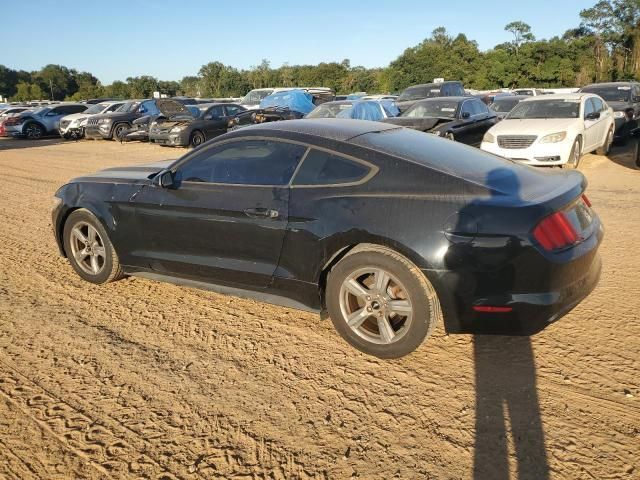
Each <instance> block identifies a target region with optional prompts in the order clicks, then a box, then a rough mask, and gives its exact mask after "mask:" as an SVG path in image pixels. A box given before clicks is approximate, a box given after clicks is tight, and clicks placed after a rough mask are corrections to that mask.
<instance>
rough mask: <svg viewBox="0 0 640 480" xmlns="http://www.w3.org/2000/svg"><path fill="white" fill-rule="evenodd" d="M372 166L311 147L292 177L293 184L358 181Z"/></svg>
mask: <svg viewBox="0 0 640 480" xmlns="http://www.w3.org/2000/svg"><path fill="white" fill-rule="evenodd" d="M371 169H372V167H370V166H368V165H364V164H362V163H359V162H356V161H354V160H350V159H348V158H345V157H343V156H340V155H335V154H331V153H329V152H325V151H322V150H316V149H311V150H310V151H309V153H308V154H307V156H306V158H305V159H304V160H303V162H302V165H301V166H300V169H299V170H298V172H297V173H296V176H295V178H294V179H293V183H292V185H294V186H316V185H317V186H320V185H340V184H350V183H355V182H359V181H361V180H362V179H364V178H365V177H366V176H367V175H369V173H370V172H371Z"/></svg>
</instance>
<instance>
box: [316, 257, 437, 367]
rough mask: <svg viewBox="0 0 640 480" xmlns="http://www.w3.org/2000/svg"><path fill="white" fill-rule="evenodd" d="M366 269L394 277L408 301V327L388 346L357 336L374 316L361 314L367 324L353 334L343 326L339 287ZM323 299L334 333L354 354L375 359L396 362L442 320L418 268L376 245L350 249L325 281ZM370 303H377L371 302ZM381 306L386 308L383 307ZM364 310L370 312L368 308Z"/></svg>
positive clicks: (434, 298)
mask: <svg viewBox="0 0 640 480" xmlns="http://www.w3.org/2000/svg"><path fill="white" fill-rule="evenodd" d="M367 268H374V269H382V270H384V271H386V272H388V273H389V274H390V275H391V276H392V277H395V279H397V280H398V281H399V283H400V284H401V285H402V287H403V290H404V291H406V298H407V299H409V300H410V305H411V312H412V314H411V321H410V323H409V324H408V326H406V325H405V326H401V327H400V329H399V330H398V331H397V332H395V333H396V334H397V335H398V339H397V340H393V341H392V342H391V343H376V342H374V341H368V340H367V339H366V338H364V337H363V336H362V335H361V334H359V333H357V331H356V330H358V329H361V328H363V327H366V325H365V322H371V323H370V325H375V323H373V322H376V321H377V319H376V317H375V315H374V314H368V313H365V315H367V316H368V317H367V320H365V322H363V323H362V327H356V330H354V329H353V328H352V327H350V326H349V325H348V324H347V317H346V316H345V313H344V311H343V307H344V302H343V300H342V298H343V295H344V289H343V285H344V284H345V282H346V281H348V280H349V278H350V277H351V276H352V275H354V274H357V272H359V271H361V270H363V269H367ZM354 272H355V273H354ZM393 281H394V280H392V282H393ZM391 285H392V283H389V286H388V287H385V290H386V289H387V288H391ZM371 291H372V290H371ZM325 298H326V305H327V311H328V313H329V316H330V317H331V321H332V322H333V325H334V327H335V329H336V330H337V332H338V333H339V334H340V335H341V336H342V337H343V338H344V339H345V340H346V341H347V342H348V343H350V344H351V345H352V346H354V347H355V348H357V349H358V350H360V351H362V352H364V353H366V354H369V355H374V356H376V357H378V358H399V357H403V356H405V355H407V354H409V353H411V352H413V351H414V350H415V349H416V348H418V347H419V346H420V345H421V344H422V342H423V341H424V339H425V338H426V337H428V336H429V335H430V334H431V332H432V331H433V329H434V327H435V326H436V324H437V323H438V322H439V321H440V318H441V317H442V313H441V309H440V302H439V300H438V296H437V294H436V291H435V289H434V288H433V286H432V285H431V283H430V282H429V280H428V279H427V278H426V277H425V276H424V274H423V273H422V272H421V271H420V270H419V269H418V267H416V266H415V265H414V264H413V263H411V262H410V261H409V260H408V259H406V258H405V257H403V256H402V255H400V254H399V253H397V252H395V251H393V250H390V249H388V248H385V247H380V246H376V245H362V246H358V247H356V248H354V249H353V250H351V251H350V252H349V253H348V254H347V255H346V256H345V257H344V258H343V259H342V260H340V262H338V263H337V264H336V265H335V266H334V267H333V268H332V269H331V271H330V272H329V275H328V277H327V288H326V292H325ZM367 298H369V297H367ZM373 303H377V302H375V299H374V302H373ZM389 304H391V301H389ZM384 305H385V307H386V305H387V303H386V302H385V303H384ZM356 308H360V307H356ZM374 308H375V307H374ZM366 309H367V310H369V311H371V310H370V309H369V307H366ZM378 315H380V313H378ZM385 315H386V313H385ZM395 318H398V317H395ZM392 328H395V327H392ZM400 333H401V335H400ZM380 339H382V334H381V333H380Z"/></svg>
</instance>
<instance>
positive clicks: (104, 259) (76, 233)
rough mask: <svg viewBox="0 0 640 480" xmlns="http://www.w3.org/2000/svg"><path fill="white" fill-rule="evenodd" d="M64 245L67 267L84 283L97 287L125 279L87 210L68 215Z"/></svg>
mask: <svg viewBox="0 0 640 480" xmlns="http://www.w3.org/2000/svg"><path fill="white" fill-rule="evenodd" d="M63 241H64V248H65V252H66V254H67V258H68V259H69V263H70V264H71V266H72V267H73V269H74V270H75V271H76V273H77V274H78V275H80V276H81V277H82V278H83V279H84V280H87V281H88V282H92V283H98V284H100V283H107V282H111V281H114V280H118V279H119V278H122V277H123V276H124V274H123V271H122V267H121V266H120V260H119V259H118V255H117V254H116V251H115V249H114V248H113V245H112V243H111V241H110V240H109V237H108V235H107V232H106V230H105V228H104V227H103V226H102V223H100V221H99V220H98V219H97V218H96V217H95V216H94V215H93V214H92V213H91V212H89V211H88V210H85V209H79V210H75V211H74V212H72V213H71V215H69V218H67V221H66V222H65V225H64V231H63Z"/></svg>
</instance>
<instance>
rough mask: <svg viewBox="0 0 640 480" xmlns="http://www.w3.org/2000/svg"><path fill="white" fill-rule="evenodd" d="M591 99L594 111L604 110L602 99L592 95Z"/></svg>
mask: <svg viewBox="0 0 640 480" xmlns="http://www.w3.org/2000/svg"><path fill="white" fill-rule="evenodd" d="M591 100H592V101H593V107H594V109H595V111H596V112H602V111H604V104H603V103H602V100H600V99H599V98H596V97H593V98H592V99H591Z"/></svg>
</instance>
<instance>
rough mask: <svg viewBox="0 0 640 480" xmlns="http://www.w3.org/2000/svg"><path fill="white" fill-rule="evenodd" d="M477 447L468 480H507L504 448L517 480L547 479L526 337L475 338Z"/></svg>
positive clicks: (547, 467)
mask: <svg viewBox="0 0 640 480" xmlns="http://www.w3.org/2000/svg"><path fill="white" fill-rule="evenodd" d="M473 345H474V348H473V350H474V359H475V369H476V377H475V378H476V445H475V452H474V464H473V465H474V466H473V478H474V480H485V479H489V478H491V479H496V480H501V479H505V480H507V479H509V478H511V477H510V474H509V453H510V452H509V445H512V448H513V450H515V457H516V462H517V472H518V475H517V478H518V479H520V480H525V479H526V480H528V479H531V480H534V479H536V480H544V479H548V478H549V464H548V461H547V454H546V449H545V441H544V431H543V428H542V419H541V416H540V405H539V403H538V393H537V390H536V368H535V361H534V356H533V349H532V347H531V339H530V338H529V337H506V336H494V335H476V336H475V337H474V343H473Z"/></svg>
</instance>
